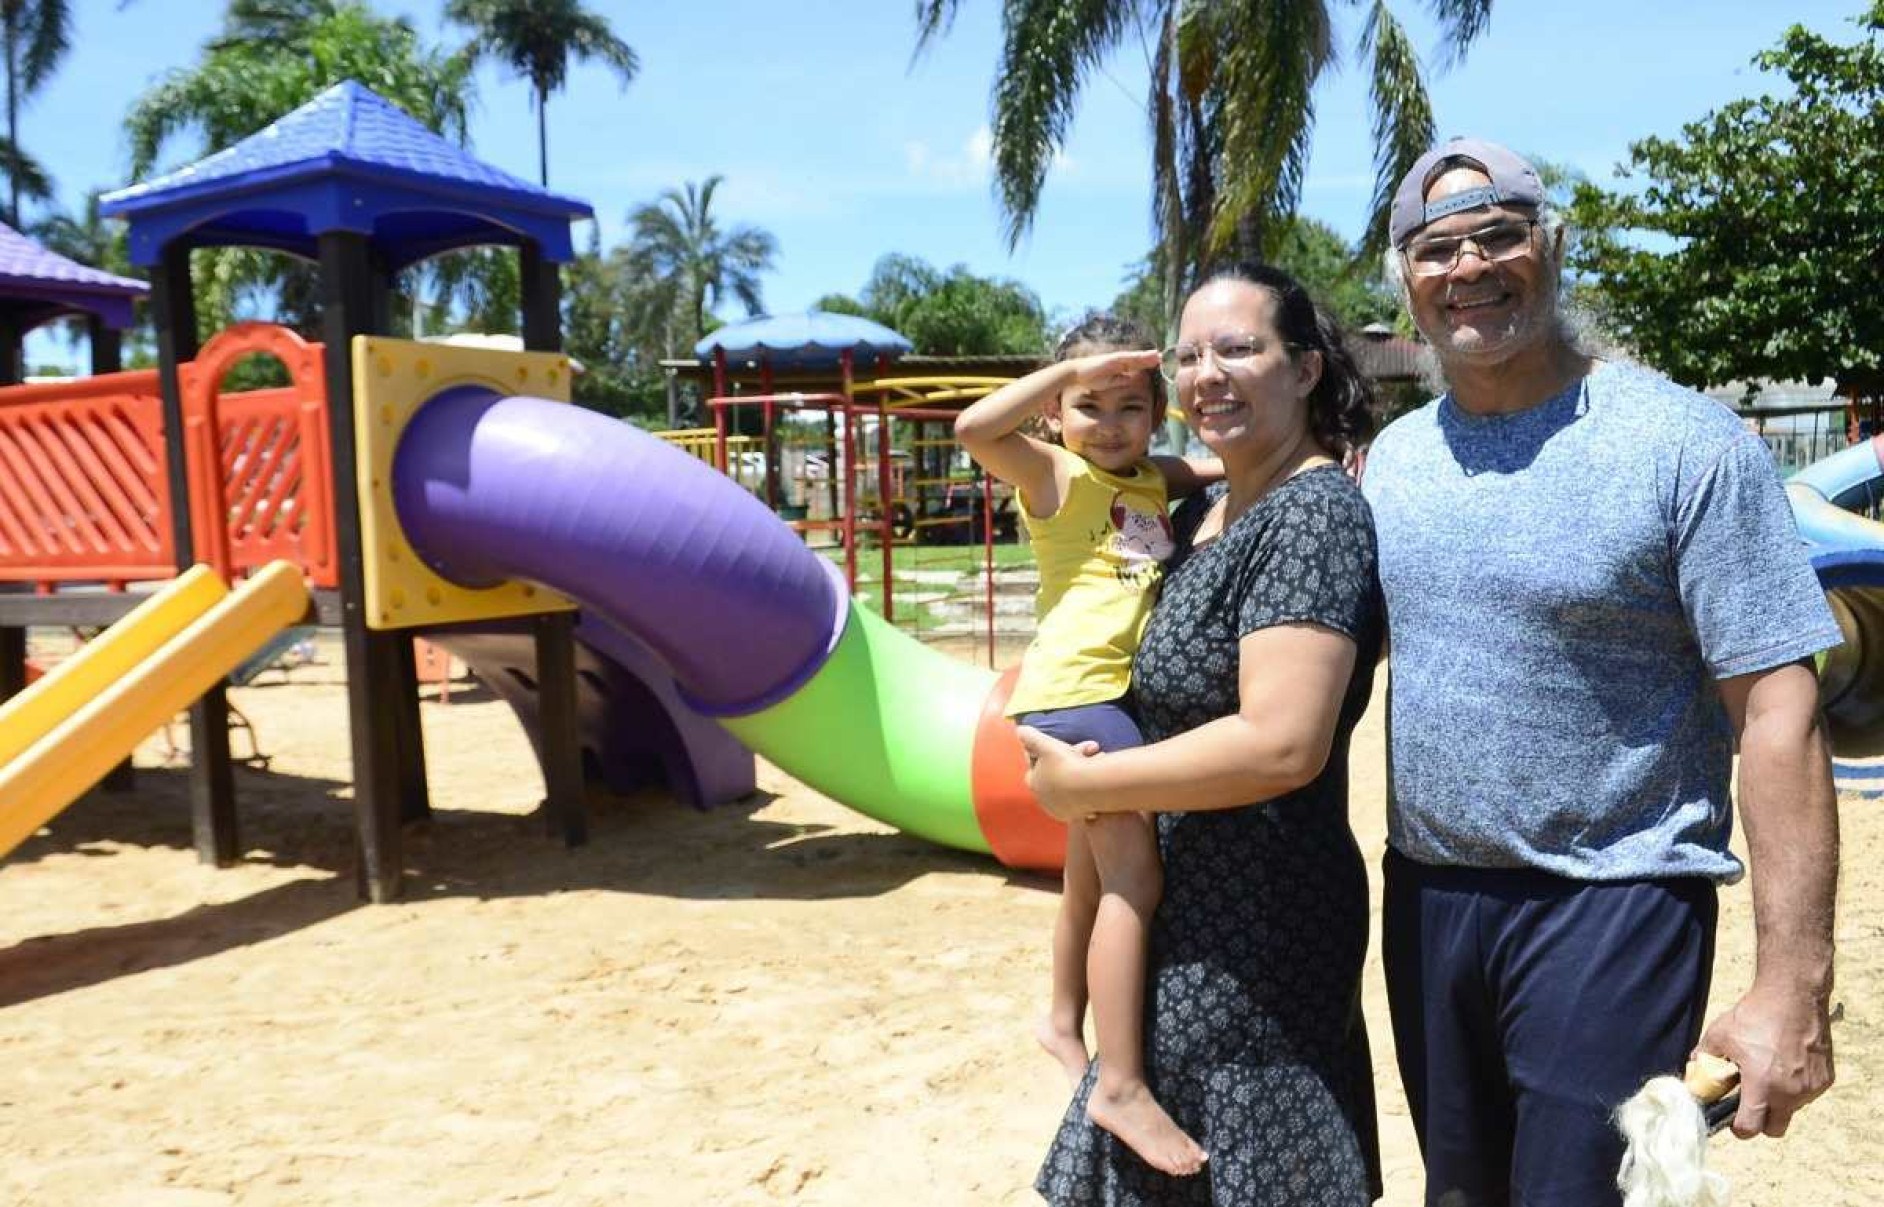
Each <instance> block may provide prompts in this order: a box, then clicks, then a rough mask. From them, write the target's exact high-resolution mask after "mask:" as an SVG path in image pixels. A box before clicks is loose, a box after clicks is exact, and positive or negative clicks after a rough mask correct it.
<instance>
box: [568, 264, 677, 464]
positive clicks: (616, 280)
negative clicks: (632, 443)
mask: <svg viewBox="0 0 1884 1207" xmlns="http://www.w3.org/2000/svg"><path fill="white" fill-rule="evenodd" d="M645 290H646V282H645V280H644V279H640V278H637V277H636V275H635V273H634V272H633V270H632V268H631V266H630V263H629V259H628V256H627V255H626V253H625V252H624V250H623V249H621V248H616V249H615V251H614V252H613V253H612V254H609V255H604V254H603V253H602V244H601V236H600V233H599V232H597V231H596V230H595V229H594V228H591V231H590V236H589V246H588V248H587V250H585V251H584V252H583V253H582V254H581V255H580V256H577V257H576V259H575V260H574V261H572V262H571V263H570V265H569V266H568V267H567V268H565V269H564V270H563V347H564V349H565V350H567V351H568V353H569V354H570V355H571V356H573V357H575V358H576V359H577V360H578V361H580V362H582V366H583V370H584V371H583V372H582V373H581V374H579V375H578V376H577V377H576V379H575V381H574V382H573V383H572V389H573V391H574V396H575V400H576V401H577V402H579V403H581V404H582V405H584V406H587V407H591V408H593V409H595V410H598V411H602V412H603V413H605V414H609V415H617V416H620V417H622V418H625V419H631V420H633V421H635V422H636V423H639V424H641V425H642V426H644V427H661V426H665V425H667V422H668V419H669V416H668V414H667V378H666V376H665V375H664V374H663V373H662V371H661V368H660V363H659V362H660V360H661V357H662V354H663V351H664V348H663V343H662V341H663V339H664V338H665V335H666V332H665V330H664V329H663V328H662V327H661V325H660V324H659V323H658V322H657V323H652V324H651V323H650V322H649V310H650V308H649V306H648V305H647V302H646V299H645V297H644V296H643V294H644V293H645ZM654 309H655V311H656V312H657V313H658V311H659V309H660V308H659V307H655V308H654Z"/></svg>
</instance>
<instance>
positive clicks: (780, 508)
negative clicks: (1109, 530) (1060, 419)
mask: <svg viewBox="0 0 1884 1207" xmlns="http://www.w3.org/2000/svg"><path fill="white" fill-rule="evenodd" d="M906 346H907V344H906V341H903V340H902V337H900V336H898V335H897V334H896V333H895V332H893V331H890V330H888V329H887V328H883V327H880V326H878V325H876V324H874V323H871V322H869V321H868V320H865V319H860V318H856V317H854V316H849V315H833V314H825V313H822V312H818V311H812V312H810V313H808V314H806V315H793V316H781V317H775V318H763V319H756V320H753V321H751V322H749V323H741V324H734V325H732V326H730V327H726V328H721V329H720V330H718V331H715V332H714V333H713V334H711V335H709V336H707V337H706V338H704V339H702V340H701V341H700V343H699V344H698V345H696V347H695V354H696V356H698V357H699V358H700V359H701V360H703V361H706V362H708V363H710V364H711V366H712V370H713V379H712V389H711V396H710V397H708V398H707V399H706V402H705V406H706V409H707V411H708V413H709V414H710V415H711V417H712V420H713V427H712V428H710V429H698V430H695V431H690V432H683V433H666V434H664V435H665V437H666V438H667V439H669V440H671V441H673V442H674V443H677V444H680V445H682V446H683V447H688V448H690V449H691V450H692V451H693V452H694V453H695V455H696V456H700V457H702V458H703V459H705V460H708V461H709V462H710V463H711V464H713V465H714V466H716V467H717V468H718V469H719V470H720V471H721V472H723V473H725V474H726V475H727V476H729V477H731V478H732V479H733V480H734V481H736V482H739V483H740V484H741V485H742V486H744V487H746V489H747V490H749V491H750V492H751V493H753V494H754V495H756V496H757V497H759V498H760V499H762V500H763V501H764V502H765V504H766V505H767V506H768V507H770V508H771V509H772V510H773V511H774V512H775V513H777V514H778V516H779V517H780V519H782V520H784V521H785V522H786V523H788V524H790V525H791V526H792V527H793V528H794V530H796V531H798V532H800V533H801V534H803V535H804V537H805V539H806V542H807V543H808V544H811V545H813V546H814V547H822V548H824V549H826V550H827V551H830V552H832V553H833V554H834V555H836V556H841V559H842V565H843V567H844V579H845V584H846V586H847V587H848V588H849V590H850V592H851V594H852V595H855V596H858V597H860V598H863V599H867V600H869V601H870V602H872V603H873V604H875V605H876V607H877V609H878V610H879V611H880V612H882V614H883V616H884V617H885V619H888V620H890V621H891V622H892V623H899V624H901V625H902V626H903V627H904V628H905V629H906V630H908V631H913V632H914V633H915V634H916V635H917V636H923V635H924V620H925V617H924V613H925V612H926V611H928V610H930V609H931V608H933V607H938V606H939V607H949V606H950V605H953V604H962V603H967V604H970V606H974V607H976V608H978V610H979V611H980V612H981V613H982V617H983V620H982V626H981V627H982V629H983V632H984V634H985V636H986V639H987V648H988V658H989V662H990V664H992V663H993V660H994V656H995V606H996V601H995V590H996V582H995V558H994V545H995V544H996V542H997V541H1011V540H1013V539H1014V537H1015V536H1016V534H1017V531H1018V527H1019V523H1018V521H1019V517H1018V515H1017V513H1016V511H1015V508H1016V502H1015V500H1014V497H1013V492H1012V490H1011V489H1010V488H1008V487H1007V486H1006V485H1005V484H1002V483H1000V482H998V481H996V480H994V479H992V478H990V477H989V476H988V475H986V474H985V473H983V472H982V470H981V468H980V467H979V466H977V465H975V464H974V463H973V462H972V461H971V460H969V459H968V458H967V457H966V456H965V455H964V454H963V453H962V450H961V446H960V445H959V444H958V443H957V442H956V440H955V438H954V433H953V431H952V425H953V423H954V420H955V417H956V415H957V414H958V413H959V412H960V410H961V409H962V408H963V407H964V406H966V405H967V404H969V403H971V402H973V401H975V400H976V399H979V398H982V397H985V396H986V395H987V394H989V393H991V392H992V391H994V390H996V389H998V388H1000V387H1001V386H1003V385H1006V384H1007V383H1008V382H1009V381H1011V380H1012V378H1011V377H1006V376H992V375H986V374H980V375H950V376H892V375H890V373H891V364H892V362H893V360H894V358H895V357H896V355H898V354H899V351H900V349H901V348H903V347H906ZM729 354H731V355H737V356H739V357H741V358H742V359H743V360H744V361H745V363H746V365H747V367H748V368H753V369H756V370H757V385H758V392H757V393H752V394H747V393H739V392H736V391H735V390H733V389H732V376H731V374H730V372H729V363H728V362H729ZM860 369H862V370H864V371H865V373H866V375H860ZM779 371H786V372H796V373H797V374H800V375H803V374H805V373H807V372H809V373H812V374H817V375H823V376H826V377H827V378H831V379H834V381H833V385H834V387H835V388H829V389H817V388H812V389H798V390H780V389H779V388H778V386H777V382H776V379H775V373H776V372H779ZM755 420H756V422H755ZM755 428H756V432H755V431H753V429H755ZM709 437H710V443H709V440H708V438H709ZM869 546H874V547H875V551H876V554H877V557H876V559H875V560H876V561H877V563H878V569H877V570H876V571H875V573H874V575H873V574H872V572H871V570H870V569H869V568H868V567H867V566H866V564H865V561H866V553H867V547H869ZM931 546H954V547H960V548H964V549H967V548H972V547H979V548H980V551H981V558H980V565H979V567H978V573H976V574H975V575H973V576H972V577H975V578H978V579H979V588H980V589H979V591H978V593H977V595H978V598H975V599H974V600H972V601H969V600H967V599H966V598H965V597H964V595H962V594H954V595H952V596H951V595H950V594H949V593H947V592H939V591H936V590H935V585H936V583H935V580H941V581H947V580H949V579H952V578H955V577H956V576H957V575H956V573H955V572H951V571H949V570H928V569H927V568H925V567H924V566H923V565H921V558H920V557H911V556H909V555H908V551H911V550H918V549H923V548H927V547H931ZM898 550H902V551H905V555H904V557H903V558H902V559H901V560H902V562H903V563H904V564H903V565H902V566H901V567H899V565H898V561H899V559H898V553H897V551H898ZM951 561H952V563H953V564H955V565H957V566H959V565H960V564H961V561H962V559H951ZM912 562H913V563H914V564H911V563H912ZM902 578H908V579H911V580H914V583H915V584H916V585H914V586H913V588H912V597H910V598H907V599H906V600H905V601H904V602H902V603H899V602H898V599H897V595H898V590H897V586H898V582H899V579H902ZM924 579H927V580H931V581H929V582H923V581H922V580H924ZM915 592H922V594H915ZM938 596H939V597H940V598H938ZM944 631H947V630H944Z"/></svg>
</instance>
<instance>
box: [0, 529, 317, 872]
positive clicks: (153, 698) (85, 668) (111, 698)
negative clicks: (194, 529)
mask: <svg viewBox="0 0 1884 1207" xmlns="http://www.w3.org/2000/svg"><path fill="white" fill-rule="evenodd" d="M308 605H309V598H308V592H307V587H306V585H305V583H304V582H303V580H302V577H301V571H300V570H299V569H298V568H297V567H295V566H294V565H293V564H291V563H289V562H285V561H278V562H271V563H270V564H269V565H267V566H265V567H263V568H262V569H261V570H260V571H259V572H257V573H256V574H255V575H254V577H252V578H250V579H248V580H247V581H246V582H244V583H242V584H241V585H240V586H239V587H237V588H236V589H235V590H234V591H229V590H227V589H226V588H224V587H223V585H222V583H221V581H220V580H218V579H217V578H216V576H215V575H214V574H213V573H212V572H210V571H208V570H207V569H206V568H204V567H200V566H199V567H197V568H195V569H193V570H191V571H190V572H189V573H188V574H185V575H183V576H182V577H180V578H178V579H177V581H176V582H174V583H172V584H171V585H170V586H168V587H166V588H165V589H164V590H163V591H161V592H159V593H158V594H156V595H154V596H152V597H151V598H150V599H149V600H147V601H145V603H144V604H142V605H140V606H139V607H138V608H137V610H136V611H134V612H132V613H131V614H129V615H127V616H126V617H124V618H123V619H122V620H120V621H119V622H118V623H117V624H115V625H112V626H111V628H110V629H108V630H106V632H105V634H104V635H103V636H102V637H100V638H99V639H98V640H96V641H94V642H92V643H91V644H89V645H87V646H86V647H85V648H84V649H83V650H81V651H80V652H79V653H78V654H76V655H75V656H73V657H72V658H69V659H67V660H66V661H65V662H63V663H61V664H60V665H59V666H58V667H57V668H55V669H54V670H53V671H51V672H50V673H48V674H47V675H45V676H44V677H43V678H41V679H40V680H39V681H38V682H37V683H35V684H33V686H31V687H29V688H28V689H27V690H26V691H24V692H21V693H20V694H19V695H18V696H15V697H14V698H13V699H12V700H9V701H7V702H6V704H5V705H4V706H0V855H4V854H5V853H6V852H8V851H11V850H12V849H13V848H14V847H16V846H18V845H19V844H20V843H22V842H24V841H25V840H26V839H27V838H29V837H30V836H31V835H32V834H33V832H34V831H36V830H38V829H39V827H41V826H43V825H45V824H46V822H47V821H49V820H51V819H52V817H53V816H54V815H56V814H57V813H58V812H59V811H60V810H61V809H64V808H65V807H66V806H67V805H69V804H71V803H72V802H73V801H74V800H77V799H78V797H79V796H80V795H82V794H83V793H84V792H85V791H86V790H87V789H88V788H90V787H91V786H92V785H93V784H95V783H97V782H98V781H99V780H101V779H103V778H104V776H105V774H106V773H107V772H109V771H110V770H111V769H112V768H113V767H115V766H117V765H118V763H120V762H122V761H123V760H124V758H125V757H126V756H127V755H129V754H130V753H131V751H132V750H133V749H135V748H136V746H137V744H138V743H139V742H141V741H142V740H143V739H144V736H145V735H146V734H148V733H150V732H151V731H152V730H153V729H156V728H157V727H158V726H159V725H161V724H163V723H164V721H165V720H167V719H168V718H169V717H171V716H172V715H174V714H175V713H176V712H177V711H179V710H180V709H183V708H187V707H188V706H189V705H190V704H191V703H193V702H194V701H195V700H196V699H197V697H199V696H201V695H202V694H203V693H204V692H206V691H208V690H209V689H210V688H212V687H214V686H215V685H216V684H217V683H218V682H219V681H220V680H222V679H223V678H224V677H225V676H227V675H228V674H229V672H230V671H231V670H233V669H234V668H235V667H236V666H237V665H238V664H239V663H241V662H242V660H243V659H245V658H247V657H248V656H249V655H251V654H253V653H254V652H255V651H256V650H257V649H259V648H260V647H261V646H262V644H263V643H264V642H266V641H267V640H268V639H269V638H270V637H272V636H274V635H275V634H276V633H278V632H280V631H281V630H282V629H284V628H286V627H287V626H288V625H291V624H294V623H295V622H297V621H299V620H301V619H302V618H303V617H304V616H305V615H306V614H307V610H308Z"/></svg>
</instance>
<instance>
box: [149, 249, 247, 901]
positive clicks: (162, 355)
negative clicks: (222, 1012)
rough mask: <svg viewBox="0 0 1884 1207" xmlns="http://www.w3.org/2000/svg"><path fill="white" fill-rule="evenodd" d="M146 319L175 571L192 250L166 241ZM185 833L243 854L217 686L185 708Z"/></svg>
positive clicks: (210, 856)
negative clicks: (153, 353)
mask: <svg viewBox="0 0 1884 1207" xmlns="http://www.w3.org/2000/svg"><path fill="white" fill-rule="evenodd" d="M150 297H151V303H150V304H151V318H152V321H153V322H154V324H155V325H156V328H157V374H158V381H159V382H160V384H161V386H162V390H163V411H164V453H165V462H166V466H165V468H166V471H167V480H168V483H169V489H170V511H171V517H170V518H171V528H170V531H171V537H172V539H173V541H174V542H175V545H176V555H177V569H178V570H179V571H181V570H185V569H187V568H189V566H190V565H191V564H192V563H193V562H194V561H195V560H196V543H195V534H194V533H193V532H191V530H190V480H189V469H188V465H187V463H186V462H185V460H184V451H183V389H182V383H181V377H180V375H179V373H178V366H180V365H182V364H183V363H184V362H185V361H189V360H192V359H194V358H195V356H196V353H197V351H198V345H197V339H196V290H195V287H194V284H193V282H192V281H191V278H190V248H189V246H188V245H187V244H186V243H182V242H177V243H172V244H170V245H169V246H167V247H165V248H164V250H163V257H162V259H161V260H160V261H159V262H158V264H157V267H156V269H155V270H154V271H153V272H152V273H151V294H150ZM190 832H191V834H192V835H193V836H194V839H195V842H196V857H197V858H198V859H200V860H201V861H202V862H204V863H212V864H215V865H216V866H218V867H226V866H228V865H229V864H232V863H234V862H235V861H236V860H237V859H238V858H240V857H241V853H242V850H241V839H240V836H239V834H238V830H237V823H236V804H235V766H234V764H233V763H232V762H231V761H230V759H229V698H228V695H227V694H226V693H225V692H224V690H223V689H222V687H220V686H217V687H213V688H211V689H210V690H209V691H207V692H205V693H203V696H202V698H201V699H199V700H198V701H197V702H196V703H195V704H192V705H191V706H190Z"/></svg>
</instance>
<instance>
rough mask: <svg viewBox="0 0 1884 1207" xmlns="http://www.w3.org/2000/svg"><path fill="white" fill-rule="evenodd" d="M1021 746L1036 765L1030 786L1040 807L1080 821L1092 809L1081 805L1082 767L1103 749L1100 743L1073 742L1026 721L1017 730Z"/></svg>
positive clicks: (1030, 776)
mask: <svg viewBox="0 0 1884 1207" xmlns="http://www.w3.org/2000/svg"><path fill="white" fill-rule="evenodd" d="M1015 733H1017V734H1018V735H1019V736H1020V744H1021V749H1023V750H1025V751H1026V752H1027V759H1028V762H1029V763H1031V764H1032V768H1031V769H1030V770H1029V771H1028V772H1027V786H1028V787H1029V788H1031V789H1032V790H1033V793H1034V799H1035V800H1037V801H1039V802H1040V807H1041V808H1042V809H1044V810H1045V811H1046V812H1047V813H1049V814H1051V815H1052V816H1054V817H1057V818H1059V819H1060V820H1061V821H1080V820H1082V819H1084V818H1085V817H1086V816H1087V815H1088V814H1090V813H1091V812H1092V811H1091V810H1090V809H1085V808H1081V807H1080V805H1079V797H1080V795H1081V792H1080V788H1079V783H1078V780H1079V771H1080V768H1081V765H1082V764H1084V763H1085V762H1086V760H1087V759H1090V758H1091V757H1093V756H1094V755H1096V754H1098V753H1099V743H1097V742H1081V743H1080V744H1079V745H1077V746H1069V745H1067V744H1066V743H1065V742H1062V741H1060V740H1059V739H1058V738H1054V737H1049V736H1047V735H1046V734H1044V733H1041V732H1040V731H1039V730H1038V729H1033V728H1030V727H1028V726H1026V725H1022V726H1021V727H1020V728H1018V729H1017V730H1015Z"/></svg>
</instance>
